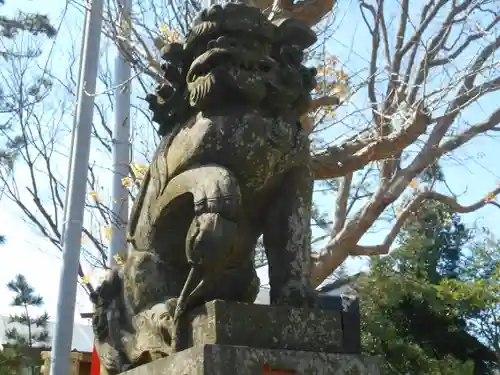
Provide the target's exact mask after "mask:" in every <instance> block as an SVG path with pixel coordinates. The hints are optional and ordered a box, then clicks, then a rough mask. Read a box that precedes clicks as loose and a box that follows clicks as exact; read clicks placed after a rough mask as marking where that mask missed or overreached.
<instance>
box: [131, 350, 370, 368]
mask: <svg viewBox="0 0 500 375" xmlns="http://www.w3.org/2000/svg"><path fill="white" fill-rule="evenodd" d="M266 369H267V371H266ZM269 369H272V370H275V371H274V372H273V371H269ZM276 370H286V371H283V372H282V374H297V375H299V374H300V375H302V374H304V375H378V374H379V370H378V364H377V360H376V359H375V358H370V357H365V356H360V355H351V354H326V353H311V352H302V351H290V350H272V349H256V348H248V347H243V346H239V347H238V346H224V345H204V346H196V347H193V348H191V349H188V350H185V351H183V352H180V353H176V354H174V355H172V356H171V357H168V358H165V359H160V360H157V361H154V362H152V363H148V364H146V365H143V366H140V367H137V368H135V369H133V370H130V371H127V372H125V373H124V374H126V375H274V374H276V375H279V374H280V373H279V372H277V371H276Z"/></svg>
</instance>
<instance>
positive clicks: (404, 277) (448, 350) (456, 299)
mask: <svg viewBox="0 0 500 375" xmlns="http://www.w3.org/2000/svg"><path fill="white" fill-rule="evenodd" d="M399 239H400V246H399V247H398V248H397V249H396V250H394V251H393V252H391V254H390V255H389V256H387V257H385V258H382V259H374V260H373V261H372V264H371V269H370V271H369V272H368V273H366V274H364V275H363V276H361V277H360V279H359V283H358V288H359V293H360V298H361V301H362V314H363V317H362V324H363V327H362V334H363V336H364V337H363V341H364V345H365V349H366V350H367V351H368V352H370V353H372V354H380V355H382V356H383V358H384V360H385V363H384V373H385V374H394V375H396V374H398V375H399V374H415V375H417V374H422V375H424V374H426V375H428V374H436V375H438V374H440V375H446V374H450V375H452V374H463V375H466V374H474V375H481V374H482V375H487V374H492V373H493V372H492V371H493V369H494V368H497V366H498V362H497V357H496V350H498V342H495V341H494V340H488V339H487V338H486V336H485V335H484V334H483V333H482V332H480V331H478V330H477V329H475V328H474V324H475V323H474V322H478V321H479V320H481V321H483V320H482V319H483V318H484V316H483V314H485V313H487V312H488V311H490V310H491V309H498V308H499V306H500V293H499V291H500V290H499V286H498V279H497V281H494V279H492V278H491V277H490V276H491V275H490V274H487V273H485V272H478V271H480V269H483V267H484V266H485V264H484V263H481V265H479V263H477V262H476V263H475V266H474V267H471V266H470V265H467V264H468V263H469V261H470V259H471V256H473V254H472V253H470V247H471V242H470V241H471V239H472V238H471V231H470V230H467V229H466V228H465V226H464V225H463V224H462V223H461V220H460V218H459V217H458V216H457V215H456V214H454V213H453V212H450V210H449V209H448V208H447V207H446V206H444V205H443V204H435V203H434V204H426V205H425V207H424V209H423V210H422V211H421V212H419V214H418V215H417V216H416V217H414V218H412V220H410V221H409V222H408V223H407V224H406V225H405V227H404V229H403V231H402V233H401V235H400V237H399ZM496 251H497V252H498V250H496ZM487 267H491V266H490V265H488V266H487ZM472 268H475V271H476V272H475V273H474V274H472V272H471V271H472ZM483 323H484V326H487V325H490V326H491V328H493V329H495V328H494V324H492V323H493V322H492V321H491V320H490V321H489V322H488V321H483Z"/></svg>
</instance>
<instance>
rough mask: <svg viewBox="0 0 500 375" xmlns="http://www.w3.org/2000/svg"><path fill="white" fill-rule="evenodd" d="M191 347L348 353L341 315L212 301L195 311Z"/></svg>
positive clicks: (282, 307)
mask: <svg viewBox="0 0 500 375" xmlns="http://www.w3.org/2000/svg"><path fill="white" fill-rule="evenodd" d="M193 314H194V319H193V323H192V325H191V327H192V328H190V331H191V332H190V334H189V336H190V338H191V342H190V343H189V344H190V345H203V344H220V345H235V346H250V347H254V348H263V349H288V350H302V351H314V352H328V353H339V352H344V351H345V349H344V347H343V346H344V345H343V344H344V336H343V331H342V316H341V314H342V313H341V312H337V311H328V310H319V309H304V308H300V309H299V308H292V307H287V306H263V305H250V304H245V303H231V302H225V301H212V302H209V303H207V304H206V305H205V306H202V307H200V308H198V309H196V310H195V311H193Z"/></svg>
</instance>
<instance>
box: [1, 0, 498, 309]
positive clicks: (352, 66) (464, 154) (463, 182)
mask: <svg viewBox="0 0 500 375" xmlns="http://www.w3.org/2000/svg"><path fill="white" fill-rule="evenodd" d="M64 4H65V2H64V1H62V0H51V2H50V8H47V3H42V2H40V1H28V0H23V1H15V2H14V1H12V0H8V1H7V2H6V6H5V7H2V8H0V9H1V12H2V13H3V14H4V12H5V13H6V12H9V13H10V12H12V11H13V10H15V9H17V8H18V7H19V8H22V9H24V10H25V11H28V10H33V11H37V10H38V11H42V12H49V16H50V17H51V19H52V20H53V22H54V23H56V20H57V19H58V18H59V17H60V16H61V14H62V11H63V8H64ZM9 7H10V8H9ZM347 9H349V12H347ZM338 15H339V16H338V17H339V19H338V20H337V23H338V24H339V26H338V29H337V31H336V32H335V33H334V35H333V36H332V37H331V39H330V42H329V43H328V44H329V46H328V47H329V50H330V51H331V52H332V53H334V54H336V55H337V56H338V57H339V58H340V61H341V62H342V63H343V64H345V69H346V70H347V71H349V72H355V71H357V70H359V69H360V68H361V67H365V66H366V56H368V53H369V48H370V43H369V40H367V38H366V33H365V32H364V30H365V29H364V26H363V25H362V24H361V22H360V17H359V11H358V10H357V6H356V4H355V2H354V3H353V2H349V1H347V2H341V4H340V9H339V12H338ZM80 29H81V15H80V14H79V13H78V12H76V11H74V8H73V7H70V11H69V13H68V15H67V18H66V19H65V22H64V23H63V25H62V28H61V31H60V35H59V37H58V40H57V48H56V49H55V50H54V51H53V52H52V54H53V55H52V69H53V70H56V71H57V72H58V73H60V74H64V73H65V71H66V69H67V67H66V66H65V63H64V61H66V60H65V58H66V55H65V52H64V50H65V49H66V50H67V49H69V48H70V47H71V45H70V43H71V41H72V40H75V41H77V42H79V40H80V39H79V30H80ZM46 45H47V46H49V45H50V43H49V44H46ZM74 48H76V49H77V50H78V48H79V47H78V46H75V47H74ZM110 53H111V54H113V53H114V52H113V51H111V52H110ZM499 99H500V97H499V94H495V95H490V97H489V99H487V100H483V101H482V102H481V106H474V108H472V109H471V110H469V111H468V112H467V113H466V114H465V116H464V118H463V119H462V121H466V120H468V121H470V122H477V121H480V120H482V119H484V118H485V117H486V115H487V114H488V113H489V112H491V111H492V110H494V109H496V108H497V106H498V103H499V102H500V100H499ZM366 104H367V103H366V95H364V94H363V95H362V96H357V97H355V100H354V102H353V103H351V104H350V106H348V107H346V108H344V109H341V110H340V111H339V115H338V116H339V117H340V116H342V113H347V112H349V111H352V109H353V108H354V106H357V107H366ZM65 118H67V122H68V128H69V126H70V124H71V122H70V121H71V116H70V113H66V117H65ZM339 131H340V130H339V128H338V127H337V128H333V129H331V130H329V131H328V134H326V135H325V136H332V137H335V136H336V135H337V134H338V132H339ZM67 141H68V133H67V131H66V133H65V135H64V136H63V140H62V141H61V143H66V144H67V143H68V142H67ZM498 146H499V140H498V139H495V138H489V137H479V138H477V139H476V140H474V141H472V142H470V143H469V144H468V145H467V146H466V147H464V148H461V149H460V150H459V151H457V152H456V153H454V154H453V157H452V158H446V159H445V160H444V161H443V166H444V167H445V174H446V178H447V182H448V185H449V186H450V187H452V190H453V192H454V193H456V194H457V195H459V196H460V197H459V200H460V202H462V203H464V204H469V203H472V202H473V201H476V200H478V199H481V198H482V197H483V196H484V195H485V194H486V192H487V191H489V190H491V189H493V188H495V186H496V184H497V183H500V169H499V168H498V166H497V165H498V160H499V158H498V156H499V152H498V151H497V150H498ZM91 158H92V160H93V161H97V162H98V163H100V164H101V165H103V169H102V171H103V174H102V176H101V177H100V178H101V179H102V182H101V183H102V184H103V185H106V184H107V183H108V184H109V181H108V178H109V173H108V174H106V173H105V172H106V170H105V168H106V165H107V166H109V160H107V161H106V160H103V159H104V158H105V157H104V156H103V154H102V153H99V151H98V150H97V147H95V148H94V149H93V153H92V157H91ZM106 162H108V163H106ZM57 164H58V168H60V170H59V171H58V172H59V173H60V175H61V176H64V174H65V173H66V168H67V159H66V158H65V157H64V155H61V156H60V162H59V161H58V163H57ZM25 173H26V171H25V170H23V169H22V168H19V169H18V170H17V173H16V180H17V181H18V184H20V185H22V181H23V180H24V179H25V178H26V175H25ZM441 189H442V187H441ZM27 199H28V198H27ZM317 202H318V204H319V205H320V206H321V207H322V208H323V209H324V210H327V211H328V210H330V207H332V206H333V198H332V197H331V196H327V197H324V196H322V197H319V196H318V200H317ZM0 212H1V213H2V214H1V215H0V229H1V231H2V233H3V234H5V235H6V236H7V237H8V241H9V242H8V244H7V245H6V246H3V247H1V248H0V314H4V313H5V312H8V311H9V307H8V301H9V296H8V294H7V292H6V290H5V288H2V287H1V285H4V284H6V283H7V282H8V281H9V280H10V279H12V278H13V277H14V276H15V274H16V273H23V274H25V275H26V276H27V278H28V281H29V282H31V283H32V284H33V285H34V286H35V288H36V289H37V290H38V292H39V293H40V294H41V295H43V296H44V297H45V300H46V306H47V310H48V312H49V314H50V315H51V316H54V315H55V306H56V302H57V289H58V280H59V272H60V266H61V258H60V254H59V253H58V252H57V250H55V249H54V248H53V247H51V245H50V244H49V243H47V241H45V240H44V239H43V238H41V237H40V236H38V235H37V233H36V231H35V230H33V229H32V227H30V226H29V225H27V224H26V223H25V222H24V221H23V218H22V217H21V215H20V213H19V211H18V210H17V209H16V207H15V206H14V205H13V204H12V203H11V202H9V201H8V200H6V199H2V200H1V201H0ZM464 220H465V221H466V222H467V223H468V224H470V225H476V224H477V225H481V226H486V227H489V228H490V229H491V230H492V231H493V232H494V233H496V234H499V230H498V229H497V227H498V224H497V223H498V222H500V211H498V209H496V208H494V207H492V206H489V207H486V208H484V209H482V210H480V211H478V212H476V213H472V214H468V215H465V216H464ZM383 229H387V226H383V227H382V230H381V231H378V232H377V233H372V234H370V235H368V236H366V238H365V239H364V242H369V243H378V242H380V241H381V240H382V237H383V234H384V230H383ZM350 264H351V265H350V268H351V269H355V268H356V267H359V262H350ZM89 310H90V305H89V303H88V301H87V298H86V296H85V294H84V293H83V292H82V291H81V290H80V292H79V295H78V306H77V314H78V313H80V312H84V311H89Z"/></svg>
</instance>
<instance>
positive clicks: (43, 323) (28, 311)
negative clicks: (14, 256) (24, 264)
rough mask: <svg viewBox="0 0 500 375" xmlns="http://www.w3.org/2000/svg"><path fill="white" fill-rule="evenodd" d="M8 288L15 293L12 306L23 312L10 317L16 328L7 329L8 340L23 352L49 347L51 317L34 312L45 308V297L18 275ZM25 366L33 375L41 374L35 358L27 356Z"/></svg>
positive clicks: (24, 360) (10, 322) (24, 361)
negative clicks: (23, 350)
mask: <svg viewBox="0 0 500 375" xmlns="http://www.w3.org/2000/svg"><path fill="white" fill-rule="evenodd" d="M7 288H8V290H9V291H11V292H13V293H14V297H13V299H12V302H11V306H14V307H18V308H20V309H21V310H22V312H20V313H19V314H12V315H10V316H9V324H13V325H14V326H13V327H11V328H8V329H6V331H5V336H6V338H7V339H8V340H9V342H10V343H13V344H15V346H17V347H18V348H20V349H21V350H22V349H23V348H33V347H47V346H48V340H49V331H48V329H47V326H48V321H49V315H48V314H47V312H44V313H42V314H40V315H35V314H34V312H33V309H34V308H38V309H39V308H41V307H43V304H44V302H43V297H41V296H39V295H37V294H36V293H35V289H34V288H33V287H32V286H31V285H29V284H28V282H27V280H26V278H25V277H24V276H23V275H17V276H16V277H15V278H14V279H13V280H11V281H10V282H9V283H8V284H7ZM16 326H17V327H16ZM23 366H25V367H27V368H29V369H30V373H31V375H36V374H38V373H39V370H40V367H39V365H38V361H36V360H35V359H33V358H30V357H28V356H25V357H24V359H23Z"/></svg>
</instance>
